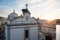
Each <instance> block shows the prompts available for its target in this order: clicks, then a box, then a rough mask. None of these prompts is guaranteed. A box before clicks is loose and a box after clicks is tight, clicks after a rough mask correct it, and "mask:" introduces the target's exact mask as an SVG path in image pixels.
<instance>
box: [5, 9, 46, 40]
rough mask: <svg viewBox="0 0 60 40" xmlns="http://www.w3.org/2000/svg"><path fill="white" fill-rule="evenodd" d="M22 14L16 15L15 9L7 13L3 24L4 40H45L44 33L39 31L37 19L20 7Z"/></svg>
mask: <svg viewBox="0 0 60 40" xmlns="http://www.w3.org/2000/svg"><path fill="white" fill-rule="evenodd" d="M22 12H23V14H22V15H21V16H18V15H17V14H16V13H15V11H13V13H11V14H9V15H8V21H7V24H6V25H5V37H6V40H45V35H43V33H41V32H39V26H38V23H37V21H36V20H35V19H34V18H32V17H30V15H31V13H30V12H29V10H28V9H27V8H26V9H22Z"/></svg>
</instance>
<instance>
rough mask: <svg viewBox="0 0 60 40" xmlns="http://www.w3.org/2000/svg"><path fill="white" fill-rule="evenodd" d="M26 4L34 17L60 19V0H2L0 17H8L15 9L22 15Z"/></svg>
mask: <svg viewBox="0 0 60 40" xmlns="http://www.w3.org/2000/svg"><path fill="white" fill-rule="evenodd" d="M26 3H27V4H28V9H29V11H30V12H31V16H32V17H36V18H37V17H39V18H40V19H47V20H53V19H60V0H0V16H3V17H7V16H8V14H10V13H11V12H12V11H13V9H15V10H16V13H17V14H18V15H21V14H22V11H21V9H23V8H25V4H26Z"/></svg>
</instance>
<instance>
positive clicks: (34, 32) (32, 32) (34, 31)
mask: <svg viewBox="0 0 60 40" xmlns="http://www.w3.org/2000/svg"><path fill="white" fill-rule="evenodd" d="M29 36H30V40H38V27H30V28H29Z"/></svg>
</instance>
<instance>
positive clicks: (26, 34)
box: [25, 30, 29, 38]
mask: <svg viewBox="0 0 60 40" xmlns="http://www.w3.org/2000/svg"><path fill="white" fill-rule="evenodd" d="M28 32H29V31H28V30H25V38H28V35H29V33H28Z"/></svg>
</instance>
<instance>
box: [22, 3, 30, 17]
mask: <svg viewBox="0 0 60 40" xmlns="http://www.w3.org/2000/svg"><path fill="white" fill-rule="evenodd" d="M22 12H23V17H30V11H29V10H28V4H26V8H25V9H22Z"/></svg>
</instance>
